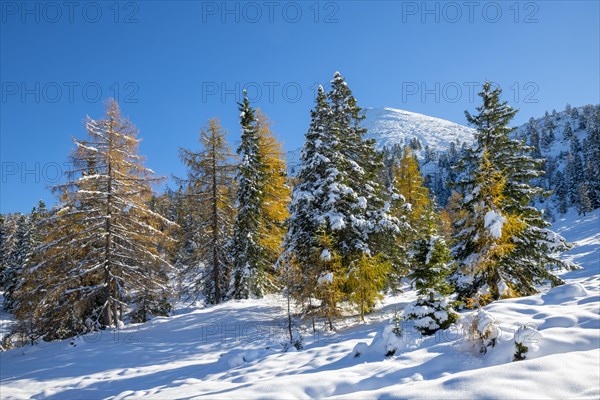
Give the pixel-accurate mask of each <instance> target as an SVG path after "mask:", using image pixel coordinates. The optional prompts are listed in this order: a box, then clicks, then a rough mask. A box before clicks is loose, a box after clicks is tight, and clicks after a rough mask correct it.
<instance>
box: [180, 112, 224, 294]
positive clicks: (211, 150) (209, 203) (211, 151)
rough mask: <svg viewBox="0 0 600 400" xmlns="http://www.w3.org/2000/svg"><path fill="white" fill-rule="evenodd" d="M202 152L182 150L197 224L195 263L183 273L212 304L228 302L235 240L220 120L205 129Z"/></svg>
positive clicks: (187, 193)
mask: <svg viewBox="0 0 600 400" xmlns="http://www.w3.org/2000/svg"><path fill="white" fill-rule="evenodd" d="M200 144H201V146H202V150H200V151H199V152H194V151H192V150H188V149H183V148H182V149H181V150H180V157H181V160H182V161H183V163H184V164H185V166H186V167H187V169H188V176H187V179H186V180H185V181H182V183H185V185H186V190H185V191H184V193H185V201H186V203H185V209H186V212H185V214H187V219H191V220H193V221H194V224H193V227H190V228H191V229H192V232H195V235H194V238H195V240H193V241H194V245H193V250H192V251H193V257H192V259H193V262H191V263H190V264H189V265H188V266H187V267H186V268H185V270H184V271H183V272H184V275H185V276H186V277H187V280H188V281H189V283H190V285H191V287H190V288H189V289H191V292H192V293H191V294H192V295H195V296H197V295H198V294H200V293H202V294H203V295H204V300H205V302H206V303H208V304H218V303H220V302H221V301H223V300H224V299H225V297H226V294H227V292H228V289H229V279H230V268H231V266H230V260H229V257H228V253H227V243H228V242H229V240H230V239H231V236H232V223H233V221H232V216H233V215H234V212H235V208H234V197H233V195H234V193H233V173H234V170H235V166H234V164H233V163H232V159H231V158H232V154H231V151H230V150H229V147H228V146H227V142H226V140H225V132H224V131H223V128H221V125H220V123H219V121H218V120H217V119H211V120H210V121H209V122H208V128H206V129H202V130H201V131H200Z"/></svg>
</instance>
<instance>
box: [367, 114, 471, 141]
mask: <svg viewBox="0 0 600 400" xmlns="http://www.w3.org/2000/svg"><path fill="white" fill-rule="evenodd" d="M365 115H366V119H365V120H364V121H363V126H364V127H365V128H367V136H368V137H370V138H373V139H375V140H376V142H377V146H378V147H383V146H393V145H395V144H398V145H402V144H405V143H407V142H408V140H410V139H413V138H417V139H419V141H420V142H421V144H422V145H423V148H425V146H430V147H431V148H432V149H434V150H435V151H441V152H443V151H446V150H448V148H449V147H450V143H451V142H455V143H456V142H457V141H458V142H459V143H462V142H467V143H472V142H473V141H474V139H475V136H474V134H475V130H474V129H472V128H469V127H466V126H463V125H460V124H457V123H455V122H451V121H447V120H444V119H441V118H436V117H430V116H428V115H424V114H419V113H415V112H412V111H406V110H399V109H396V108H392V107H380V108H366V109H365Z"/></svg>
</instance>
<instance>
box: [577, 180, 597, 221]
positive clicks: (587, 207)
mask: <svg viewBox="0 0 600 400" xmlns="http://www.w3.org/2000/svg"><path fill="white" fill-rule="evenodd" d="M592 210H593V208H592V202H591V200H590V195H589V191H588V187H587V185H586V184H584V183H582V184H580V185H579V204H578V206H577V212H578V213H579V214H580V215H581V214H583V215H584V216H585V214H586V213H588V212H590V211H592Z"/></svg>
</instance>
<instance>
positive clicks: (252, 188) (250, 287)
mask: <svg viewBox="0 0 600 400" xmlns="http://www.w3.org/2000/svg"><path fill="white" fill-rule="evenodd" d="M239 110H240V124H241V128H242V137H241V143H240V146H239V148H238V150H237V154H238V158H239V164H238V167H237V174H236V184H237V202H236V206H237V214H236V216H235V221H234V228H233V232H234V233H233V238H232V241H231V248H230V254H231V258H232V277H231V283H230V293H229V296H230V297H233V298H235V299H247V298H250V297H262V296H263V295H264V294H265V292H266V291H268V290H269V289H270V286H271V282H270V281H269V277H268V276H267V271H268V269H269V265H268V260H267V251H266V249H265V248H264V247H263V245H262V243H261V240H260V229H261V212H262V207H263V204H264V196H265V192H264V182H265V179H266V176H265V166H264V159H263V154H262V153H261V152H260V136H259V134H258V127H257V119H256V115H255V111H254V109H253V108H252V107H251V106H250V101H249V100H248V96H247V95H246V92H245V91H244V99H243V101H242V102H241V103H240V104H239Z"/></svg>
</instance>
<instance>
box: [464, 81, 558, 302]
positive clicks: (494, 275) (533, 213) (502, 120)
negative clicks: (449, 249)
mask: <svg viewBox="0 0 600 400" xmlns="http://www.w3.org/2000/svg"><path fill="white" fill-rule="evenodd" d="M500 95H501V90H500V89H499V88H495V89H492V88H491V85H490V83H485V84H484V87H483V90H482V92H481V93H480V96H481V97H482V100H483V104H482V105H481V106H480V107H478V108H477V111H478V112H479V113H478V114H477V115H471V114H470V113H469V112H466V116H467V120H468V121H469V123H470V124H472V125H473V126H474V127H475V128H476V129H477V133H476V139H477V146H476V148H475V149H474V150H473V151H472V152H471V154H470V156H469V157H468V159H467V162H469V161H470V162H471V164H470V165H471V166H470V167H469V165H467V166H466V168H464V167H463V169H464V170H466V171H467V173H466V177H465V178H464V179H463V180H462V181H461V182H460V185H461V187H462V188H463V190H464V193H465V198H464V200H463V202H464V207H465V208H466V210H467V212H468V217H467V220H466V222H464V221H458V222H457V223H456V225H457V226H456V231H457V232H458V234H457V245H456V246H455V252H456V255H457V260H458V261H459V263H460V266H461V269H462V272H461V273H459V276H458V279H457V280H458V282H459V289H460V291H461V294H462V296H463V297H469V296H472V295H474V294H476V293H477V292H478V291H480V290H482V289H484V288H485V291H487V292H488V293H489V294H491V296H492V298H494V299H498V298H500V297H507V296H520V295H529V294H532V293H536V289H535V286H534V285H535V284H536V283H538V282H541V281H545V280H549V281H551V282H552V283H553V284H558V283H560V282H562V281H561V280H560V279H559V278H558V277H556V276H555V275H553V274H551V273H550V272H549V271H548V268H549V267H556V266H559V267H567V264H566V263H564V262H562V261H561V260H559V259H558V258H557V257H556V256H555V254H556V253H557V252H559V251H562V250H564V249H567V248H568V247H567V245H566V242H565V240H564V239H563V238H562V237H560V236H559V235H557V234H555V233H554V232H552V231H550V230H548V229H547V227H548V226H549V223H548V222H546V221H545V220H544V218H543V212H542V211H540V210H538V209H536V208H535V207H532V206H531V204H533V201H534V200H535V199H536V198H537V197H538V196H541V195H544V192H543V190H542V189H541V188H539V187H534V186H532V185H531V184H530V183H529V182H531V180H532V179H534V178H538V177H539V176H541V171H540V166H541V162H542V161H541V160H539V159H534V158H532V157H530V156H528V155H527V153H528V152H530V151H531V150H532V149H531V148H528V147H527V146H525V145H524V144H523V143H522V142H520V141H518V140H514V139H511V138H510V134H511V132H512V131H513V130H514V128H510V127H509V126H508V124H509V123H510V121H511V120H512V118H513V117H514V115H515V114H516V112H517V111H516V110H514V109H512V108H511V107H510V106H508V104H507V103H506V102H502V101H501V100H500ZM473 161H476V162H477V163H476V164H477V165H478V168H477V171H478V172H472V171H473V168H472V165H473ZM484 189H485V190H484ZM482 196H487V198H482ZM461 225H462V226H461ZM465 235H468V236H469V235H472V237H470V238H469V237H467V236H465ZM465 270H466V271H465ZM463 278H465V279H463Z"/></svg>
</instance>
